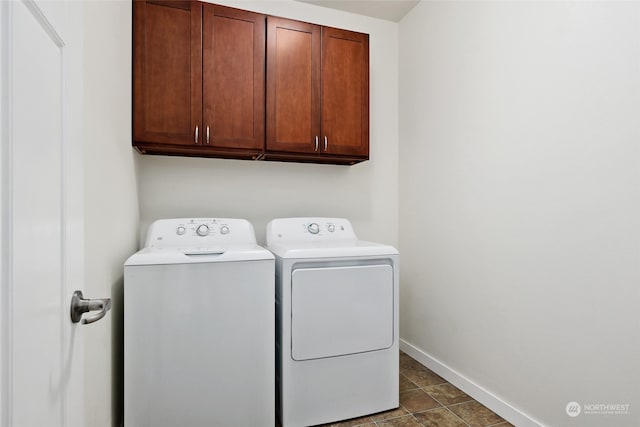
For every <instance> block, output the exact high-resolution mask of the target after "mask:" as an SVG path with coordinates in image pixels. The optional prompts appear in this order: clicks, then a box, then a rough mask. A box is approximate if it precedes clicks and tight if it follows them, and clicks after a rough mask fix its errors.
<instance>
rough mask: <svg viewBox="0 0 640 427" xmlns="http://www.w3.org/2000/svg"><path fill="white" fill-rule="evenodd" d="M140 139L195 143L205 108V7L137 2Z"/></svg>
mask: <svg viewBox="0 0 640 427" xmlns="http://www.w3.org/2000/svg"><path fill="white" fill-rule="evenodd" d="M133 13H134V46H133V55H134V81H133V87H134V139H135V140H136V141H145V142H159V143H171V144H193V142H194V136H195V128H196V126H198V125H199V122H200V119H201V111H202V77H201V61H202V60H201V53H200V52H201V46H200V31H201V7H200V4H198V3H196V2H151V1H149V2H144V1H135V2H133Z"/></svg>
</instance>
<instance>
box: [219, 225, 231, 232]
mask: <svg viewBox="0 0 640 427" xmlns="http://www.w3.org/2000/svg"><path fill="white" fill-rule="evenodd" d="M220 234H229V226H228V225H223V226H222V227H220Z"/></svg>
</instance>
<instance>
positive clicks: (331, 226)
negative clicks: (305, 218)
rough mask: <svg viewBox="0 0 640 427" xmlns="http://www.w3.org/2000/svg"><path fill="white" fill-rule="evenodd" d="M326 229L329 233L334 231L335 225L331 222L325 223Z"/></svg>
mask: <svg viewBox="0 0 640 427" xmlns="http://www.w3.org/2000/svg"><path fill="white" fill-rule="evenodd" d="M327 230H329V232H330V233H333V232H334V231H336V226H335V225H333V224H329V225H327Z"/></svg>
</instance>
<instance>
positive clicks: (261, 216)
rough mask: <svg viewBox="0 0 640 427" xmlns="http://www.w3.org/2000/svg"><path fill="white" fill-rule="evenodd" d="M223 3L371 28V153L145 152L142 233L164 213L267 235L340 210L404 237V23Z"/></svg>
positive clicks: (385, 236)
mask: <svg viewBox="0 0 640 427" xmlns="http://www.w3.org/2000/svg"><path fill="white" fill-rule="evenodd" d="M217 3H218V4H226V5H229V6H233V7H238V8H241V9H246V10H255V11H257V12H261V13H266V14H271V15H276V16H283V17H287V18H292V19H298V20H303V21H307V22H312V23H316V24H322V25H329V26H335V27H340V28H346V29H350V30H354V31H360V32H365V33H369V34H370V61H371V65H370V70H371V71H370V94H371V95H370V105H371V107H370V122H371V132H370V134H371V137H370V139H371V150H370V151H371V160H369V161H366V162H363V163H360V164H358V165H355V166H335V165H315V164H296V163H282V162H260V161H258V162H252V161H247V160H222V159H192V158H179V157H163V156H142V157H141V161H140V190H141V192H140V209H141V220H142V229H141V234H142V236H143V237H144V235H145V233H146V228H147V226H148V224H149V223H150V222H151V221H153V220H154V219H158V218H171V217H192V216H196V217H197V216H212V217H238V218H246V219H248V220H249V221H251V222H252V223H253V225H254V227H255V229H256V235H257V238H258V240H259V241H261V242H264V231H265V226H266V223H267V222H268V221H269V220H271V219H272V218H276V217H287V216H335V217H346V218H349V219H351V220H352V222H353V224H354V227H355V229H356V232H357V233H358V234H359V236H360V237H361V238H365V239H368V240H375V241H380V242H385V243H390V244H396V243H397V236H398V198H397V188H398V70H397V64H398V54H397V43H398V37H397V36H398V34H397V29H398V25H397V24H396V23H392V22H388V21H383V20H378V19H373V18H368V17H364V16H359V15H354V14H350V13H346V12H339V11H336V10H332V9H328V8H323V7H318V6H312V5H308V4H303V3H299V2H293V1H289V0H287V1H256V2H244V1H219V2H217Z"/></svg>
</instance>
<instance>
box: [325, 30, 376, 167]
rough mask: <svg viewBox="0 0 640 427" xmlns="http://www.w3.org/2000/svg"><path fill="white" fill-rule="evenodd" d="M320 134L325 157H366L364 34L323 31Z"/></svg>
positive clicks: (366, 62) (366, 57)
mask: <svg viewBox="0 0 640 427" xmlns="http://www.w3.org/2000/svg"><path fill="white" fill-rule="evenodd" d="M322 132H323V138H326V139H325V140H323V141H322V142H323V147H322V148H323V149H325V150H326V152H327V153H330V154H344V155H354V156H366V157H368V156H369V36H368V35H367V34H362V33H354V32H352V31H345V30H339V29H336V28H327V27H323V28H322ZM325 141H326V147H325V145H324V144H325Z"/></svg>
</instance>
